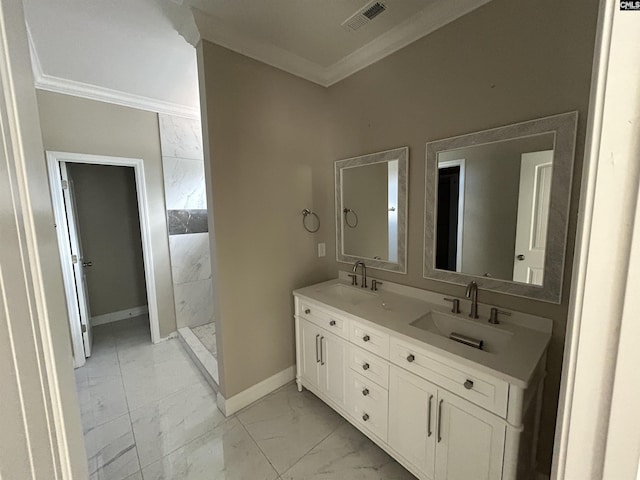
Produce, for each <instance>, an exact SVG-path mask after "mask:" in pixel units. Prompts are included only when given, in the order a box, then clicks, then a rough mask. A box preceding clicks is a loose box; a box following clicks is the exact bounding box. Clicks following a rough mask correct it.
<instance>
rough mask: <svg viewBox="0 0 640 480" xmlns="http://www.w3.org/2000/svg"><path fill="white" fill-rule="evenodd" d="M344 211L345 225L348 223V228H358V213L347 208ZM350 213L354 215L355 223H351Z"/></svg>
mask: <svg viewBox="0 0 640 480" xmlns="http://www.w3.org/2000/svg"><path fill="white" fill-rule="evenodd" d="M342 211H343V212H344V223H346V224H347V226H348V227H350V228H356V227H357V226H358V214H357V213H356V211H355V210H353V209H351V208H345V209H344V210H342ZM350 213H353V217H354V220H353V223H349V214H350Z"/></svg>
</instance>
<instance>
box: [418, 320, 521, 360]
mask: <svg viewBox="0 0 640 480" xmlns="http://www.w3.org/2000/svg"><path fill="white" fill-rule="evenodd" d="M411 325H412V326H414V327H416V328H419V329H421V330H426V331H428V332H431V333H435V334H436V335H440V336H442V337H446V338H449V337H450V335H451V334H452V333H456V334H458V335H463V336H465V337H468V338H470V339H475V340H478V341H482V350H483V351H485V352H490V353H499V352H500V351H502V350H503V349H504V348H505V347H506V346H507V344H508V343H509V342H510V341H511V338H512V337H513V333H511V332H508V331H505V330H501V329H499V328H498V327H494V326H492V325H488V324H487V325H484V324H482V323H480V320H471V319H466V318H461V317H457V316H454V315H448V314H446V313H442V312H438V311H435V310H432V311H431V312H429V313H427V314H426V315H423V316H422V317H420V318H418V319H417V320H414V321H413V322H411ZM452 341H454V340H452ZM469 348H474V347H469Z"/></svg>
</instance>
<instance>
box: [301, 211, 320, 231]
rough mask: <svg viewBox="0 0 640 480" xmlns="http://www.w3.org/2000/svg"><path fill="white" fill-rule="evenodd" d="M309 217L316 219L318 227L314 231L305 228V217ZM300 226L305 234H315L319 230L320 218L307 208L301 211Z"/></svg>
mask: <svg viewBox="0 0 640 480" xmlns="http://www.w3.org/2000/svg"><path fill="white" fill-rule="evenodd" d="M309 215H313V216H314V217H316V222H318V226H317V227H316V228H315V229H312V228H309V227H308V226H307V217H308V216H309ZM302 226H303V227H304V229H305V230H306V231H307V232H309V233H316V232H317V231H318V230H320V218H319V217H318V214H317V213H315V212H312V211H311V210H309V209H308V208H305V209H304V210H302Z"/></svg>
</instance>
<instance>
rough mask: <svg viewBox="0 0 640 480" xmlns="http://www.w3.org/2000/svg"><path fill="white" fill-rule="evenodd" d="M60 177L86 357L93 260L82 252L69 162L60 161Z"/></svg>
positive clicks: (88, 348)
mask: <svg viewBox="0 0 640 480" xmlns="http://www.w3.org/2000/svg"><path fill="white" fill-rule="evenodd" d="M60 177H61V178H62V190H63V197H64V208H65V212H66V216H67V225H68V227H69V241H70V244H71V260H70V261H71V262H72V263H73V277H74V283H75V290H76V291H75V293H76V298H77V302H78V311H79V313H80V324H81V328H82V343H83V345H84V355H85V357H89V356H91V345H92V342H93V336H92V332H91V322H90V319H91V313H90V310H89V290H88V289H87V277H86V273H85V268H87V267H90V266H91V262H87V261H85V259H84V255H83V253H82V242H81V239H80V230H79V228H78V217H77V214H76V198H75V193H74V190H73V181H72V180H71V178H70V177H69V174H68V173H67V164H66V163H65V162H60Z"/></svg>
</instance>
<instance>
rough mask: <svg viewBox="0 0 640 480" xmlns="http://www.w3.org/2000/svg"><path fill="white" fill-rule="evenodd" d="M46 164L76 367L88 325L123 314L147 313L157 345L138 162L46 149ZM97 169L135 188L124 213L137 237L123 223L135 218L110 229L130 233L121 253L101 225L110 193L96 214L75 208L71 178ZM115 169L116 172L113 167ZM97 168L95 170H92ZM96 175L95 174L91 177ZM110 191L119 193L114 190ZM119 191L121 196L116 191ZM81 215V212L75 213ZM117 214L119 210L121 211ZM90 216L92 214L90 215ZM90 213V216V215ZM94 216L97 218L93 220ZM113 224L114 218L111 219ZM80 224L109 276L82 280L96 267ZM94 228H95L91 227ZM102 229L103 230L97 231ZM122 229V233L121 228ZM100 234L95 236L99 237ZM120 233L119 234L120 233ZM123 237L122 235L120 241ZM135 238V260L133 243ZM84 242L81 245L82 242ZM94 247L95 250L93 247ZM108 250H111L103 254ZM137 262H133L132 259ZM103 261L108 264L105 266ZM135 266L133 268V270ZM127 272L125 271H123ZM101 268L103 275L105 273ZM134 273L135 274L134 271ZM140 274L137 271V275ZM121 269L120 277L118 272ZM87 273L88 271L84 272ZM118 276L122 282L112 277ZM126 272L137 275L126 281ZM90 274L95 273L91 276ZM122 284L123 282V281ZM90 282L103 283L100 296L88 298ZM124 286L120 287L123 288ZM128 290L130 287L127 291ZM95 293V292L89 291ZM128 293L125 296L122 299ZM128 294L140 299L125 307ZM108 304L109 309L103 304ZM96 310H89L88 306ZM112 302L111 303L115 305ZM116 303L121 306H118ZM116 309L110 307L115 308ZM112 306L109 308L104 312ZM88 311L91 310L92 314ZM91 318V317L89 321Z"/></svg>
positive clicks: (84, 353)
mask: <svg viewBox="0 0 640 480" xmlns="http://www.w3.org/2000/svg"><path fill="white" fill-rule="evenodd" d="M47 164H48V168H49V182H50V186H51V196H52V202H53V207H54V218H55V223H56V233H57V237H58V246H59V251H60V258H61V263H62V272H63V282H64V287H65V295H66V300H67V308H68V312H69V329H70V333H71V339H72V347H73V354H74V364H75V367H76V368H78V367H81V366H83V365H84V364H85V361H86V358H87V357H89V356H90V355H91V346H92V329H91V327H92V324H94V325H95V324H100V323H109V322H112V321H115V320H119V319H124V318H128V317H131V318H134V317H138V316H140V315H145V314H146V313H147V312H148V324H149V330H150V337H151V341H152V342H153V343H157V342H158V341H159V340H160V338H159V325H158V308H157V299H156V289H155V283H154V276H153V265H152V254H151V247H150V231H149V224H148V205H147V198H146V189H145V183H144V166H143V164H142V160H139V159H128V158H120V157H103V156H96V155H84V154H75V153H63V152H47ZM96 168H97V169H102V170H101V173H102V175H103V176H105V175H106V176H111V177H113V178H116V179H117V178H119V177H120V178H121V180H123V181H124V182H127V181H128V182H130V186H131V187H132V188H133V189H135V192H131V193H130V194H131V195H132V198H131V200H132V202H130V203H133V204H134V205H132V206H130V207H129V208H130V210H131V209H132V208H134V209H136V210H137V212H135V213H134V212H129V214H128V216H129V217H132V216H133V217H135V216H136V215H137V223H138V227H139V228H138V230H137V232H138V233H137V235H138V236H137V237H136V231H135V230H136V229H135V228H133V227H132V226H131V225H129V227H125V223H127V222H128V223H131V222H132V221H133V222H135V220H136V219H135V218H133V219H132V218H129V219H128V220H126V219H123V220H122V222H120V225H119V226H117V227H115V228H116V229H118V230H120V231H121V233H124V235H125V236H129V239H128V241H129V243H130V244H131V243H132V244H133V245H134V246H133V247H132V248H131V250H133V251H129V252H125V249H126V248H125V249H123V248H122V245H120V246H118V245H117V243H118V241H117V240H115V239H112V238H106V237H108V236H109V228H107V229H106V230H105V229H104V227H105V225H101V223H102V222H103V221H104V222H106V221H107V217H108V215H107V213H106V212H108V209H109V195H108V194H106V195H103V197H105V198H103V199H102V203H103V204H105V205H103V207H104V208H103V207H100V208H99V209H98V210H96V211H95V212H89V213H87V212H82V208H81V209H78V205H77V204H76V201H75V200H76V197H75V195H74V193H75V188H76V185H75V183H76V182H74V177H75V178H76V179H78V178H87V179H90V178H91V175H90V172H91V170H90V169H96ZM114 169H116V170H114ZM95 173H96V172H95V171H94V174H95ZM93 178H94V179H95V178H97V177H95V175H94V176H93ZM83 190H87V191H89V193H90V194H91V192H90V190H91V186H90V185H89V186H87V185H84V186H83ZM113 195H118V194H117V193H116V192H115V191H114V192H113ZM119 195H122V192H120V194H119ZM111 198H112V202H111V203H113V202H116V203H122V201H123V199H122V198H114V197H111ZM79 213H80V215H79ZM120 214H122V213H120ZM93 215H95V217H93ZM92 217H93V218H92ZM98 217H99V218H98ZM114 221H115V222H116V223H117V219H113V218H112V219H111V223H112V226H111V227H110V229H112V230H113V229H114V227H113V222H114ZM82 223H84V227H85V228H84V233H85V236H86V234H87V232H91V236H93V240H94V243H97V245H93V247H94V248H93V254H94V255H96V251H98V250H100V249H102V250H103V251H104V252H103V253H105V254H106V255H101V256H100V265H99V266H100V269H101V270H102V276H103V277H104V276H106V277H108V278H93V280H94V281H93V282H87V276H88V275H89V276H91V275H93V272H92V271H91V269H97V268H98V265H96V264H95V262H94V259H92V258H90V257H88V256H85V254H84V253H85V252H84V249H83V248H82V247H83V243H82V240H81V238H82V233H83V228H82V226H83V225H82ZM96 230H97V231H96ZM100 230H102V233H100ZM123 230H124V231H123ZM101 236H102V237H103V238H100V237H101ZM121 236H122V235H121ZM125 240H126V239H125ZM136 241H137V242H139V244H138V245H139V248H138V254H139V255H140V257H141V258H140V257H138V259H136V258H135V257H136V255H135V250H136V247H135V243H136ZM85 246H86V245H85ZM96 247H97V249H96ZM107 250H111V251H110V252H108V251H107ZM109 255H111V260H109ZM136 262H138V263H139V264H138V265H135V263H136ZM106 263H112V264H109V265H106ZM136 267H137V268H136ZM123 271H126V272H129V271H130V272H129V273H128V274H127V273H126V272H123ZM105 272H106V273H105ZM136 272H138V273H136ZM140 272H141V273H140ZM123 273H125V275H124V277H123V276H122V274H123ZM87 274H88V275H87ZM118 275H120V279H121V280H117V278H118ZM128 276H133V277H137V278H133V279H126V280H122V279H123V278H126V277H128ZM94 277H98V275H95V276H94ZM123 283H126V285H123ZM89 284H93V286H94V287H96V286H100V285H102V290H103V291H101V292H99V297H100V298H94V299H93V301H91V299H90V295H89V291H90V289H89V288H88V285H89ZM123 287H124V288H123ZM132 290H133V291H132ZM95 293H96V292H95V291H94V294H95ZM123 297H127V298H123ZM132 298H133V299H135V298H138V299H140V300H138V301H133V303H141V304H140V305H128V304H126V302H125V303H124V304H123V303H122V301H123V300H127V299H128V300H129V303H131V302H132ZM109 302H111V308H109V307H108V306H107V304H108V303H109ZM142 303H144V304H142ZM92 305H93V306H94V309H96V308H97V309H98V310H97V311H94V312H91V306H92ZM114 305H115V306H114ZM117 305H120V306H122V307H123V308H120V309H118V307H117ZM114 308H115V310H114ZM109 310H111V311H109ZM92 313H93V314H94V315H93V316H92ZM92 319H93V321H92Z"/></svg>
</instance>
